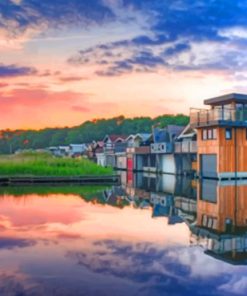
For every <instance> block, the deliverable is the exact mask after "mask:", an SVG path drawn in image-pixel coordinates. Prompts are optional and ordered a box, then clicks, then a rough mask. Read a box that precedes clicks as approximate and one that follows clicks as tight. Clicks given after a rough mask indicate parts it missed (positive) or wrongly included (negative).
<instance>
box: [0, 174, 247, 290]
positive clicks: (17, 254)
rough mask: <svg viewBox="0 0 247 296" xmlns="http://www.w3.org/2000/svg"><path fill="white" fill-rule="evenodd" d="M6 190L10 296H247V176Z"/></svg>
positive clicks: (3, 262)
mask: <svg viewBox="0 0 247 296" xmlns="http://www.w3.org/2000/svg"><path fill="white" fill-rule="evenodd" d="M121 179H122V186H117V187H95V188H90V187H81V186H77V187H68V186H66V187H52V188H49V187H44V186H43V187H21V188H20V187H5V188H0V194H1V197H0V231H1V232H0V295H126V294H128V295H241V294H243V295H245V294H246V292H247V267H246V266H245V264H246V263H247V237H246V234H247V229H246V226H247V224H246V222H247V207H246V202H247V198H246V196H245V192H247V182H243V181H241V182H237V183H233V182H216V181H209V180H206V181H204V182H202V183H200V182H195V180H191V179H187V178H175V177H174V176H172V175H161V176H158V177H157V176H156V175H145V174H138V175H134V174H130V173H128V174H126V173H124V172H123V173H121Z"/></svg>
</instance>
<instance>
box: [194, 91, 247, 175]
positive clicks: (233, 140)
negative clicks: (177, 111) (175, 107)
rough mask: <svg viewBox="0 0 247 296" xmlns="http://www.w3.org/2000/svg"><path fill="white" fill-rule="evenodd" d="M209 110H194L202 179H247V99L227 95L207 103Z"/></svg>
mask: <svg viewBox="0 0 247 296" xmlns="http://www.w3.org/2000/svg"><path fill="white" fill-rule="evenodd" d="M204 103H205V104H206V105H210V109H205V110H193V109H192V110H191V114H190V124H191V125H192V126H193V127H194V128H196V129H197V131H198V137H197V145H198V163H197V172H198V174H199V175H200V176H201V177H208V178H216V179H224V178H233V179H236V178H242V177H245V178H246V177H247V158H246V155H247V137H246V128H247V95H242V94H228V95H224V96H220V97H216V98H213V99H209V100H205V101H204Z"/></svg>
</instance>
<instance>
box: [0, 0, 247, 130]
mask: <svg viewBox="0 0 247 296" xmlns="http://www.w3.org/2000/svg"><path fill="white" fill-rule="evenodd" d="M246 6H247V1H245V0H244V1H243V0H241V1H240V0H237V1H231V3H228V2H227V3H226V2H225V1H211V2H210V3H209V2H208V1H205V0H203V1H200V2H195V3H194V2H191V1H188V0H185V1H165V0H164V1H160V0H157V1H156V0H154V1H149V0H143V1H137V0H92V1H80V0H71V1H66V0H61V1H49V0H43V1H41V2H40V1H38V0H35V1H31V0H6V1H3V2H2V1H1V3H0V15H1V19H0V54H1V56H0V106H1V115H2V116H1V123H0V128H1V129H5V128H11V129H16V128H34V129H39V128H43V127H55V126H59V127H60V126H73V125H78V124H81V123H82V122H84V121H86V120H91V119H93V118H110V117H113V116H118V115H125V116H127V117H133V116H151V117H154V116H158V115H162V114H166V113H168V114H173V113H184V114H188V113H189V108H190V107H201V106H202V104H203V100H204V99H205V98H208V97H213V96H217V95H220V94H223V93H226V92H233V91H235V92H245V91H246V83H245V80H246V77H247V74H246V67H245V65H246V62H247V60H246V56H245V49H246V38H247V20H246V13H245V9H244V8H246Z"/></svg>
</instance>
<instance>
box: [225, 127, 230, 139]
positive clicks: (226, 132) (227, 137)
mask: <svg viewBox="0 0 247 296" xmlns="http://www.w3.org/2000/svg"><path fill="white" fill-rule="evenodd" d="M225 137H226V140H231V139H232V129H231V128H226V129H225Z"/></svg>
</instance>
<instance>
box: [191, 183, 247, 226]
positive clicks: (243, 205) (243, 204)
mask: <svg viewBox="0 0 247 296" xmlns="http://www.w3.org/2000/svg"><path fill="white" fill-rule="evenodd" d="M197 192H198V200H197V225H198V226H202V219H203V215H207V216H208V217H214V218H216V219H217V224H216V225H217V228H216V229H215V230H217V231H219V232H224V231H225V220H226V219H227V218H230V219H231V220H232V221H233V225H234V226H237V227H246V226H247V223H246V222H247V185H242V186H234V185H232V186H217V203H211V202H207V201H203V200H201V192H200V185H199V184H198V187H197Z"/></svg>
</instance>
